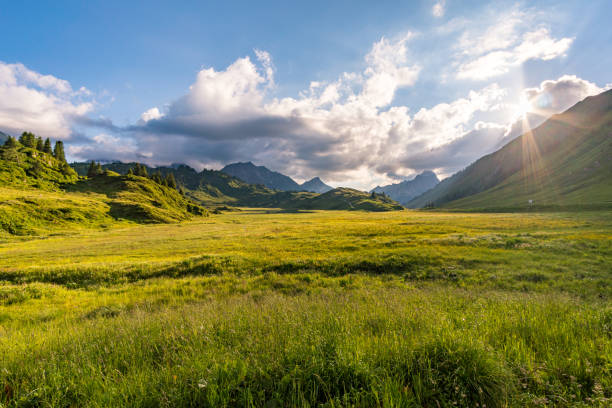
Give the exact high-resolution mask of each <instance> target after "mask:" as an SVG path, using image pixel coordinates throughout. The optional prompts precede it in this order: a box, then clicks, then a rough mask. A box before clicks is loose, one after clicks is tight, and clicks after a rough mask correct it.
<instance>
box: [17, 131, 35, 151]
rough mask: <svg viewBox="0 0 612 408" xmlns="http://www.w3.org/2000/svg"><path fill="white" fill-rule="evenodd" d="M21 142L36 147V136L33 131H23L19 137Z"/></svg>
mask: <svg viewBox="0 0 612 408" xmlns="http://www.w3.org/2000/svg"><path fill="white" fill-rule="evenodd" d="M19 143H21V144H22V145H24V146H26V147H31V148H33V149H35V148H36V136H34V133H32V132H23V133H22V134H21V136H20V137H19Z"/></svg>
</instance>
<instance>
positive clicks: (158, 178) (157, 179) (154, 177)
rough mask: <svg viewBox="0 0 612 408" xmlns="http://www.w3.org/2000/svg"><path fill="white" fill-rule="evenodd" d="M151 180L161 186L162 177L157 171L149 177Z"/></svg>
mask: <svg viewBox="0 0 612 408" xmlns="http://www.w3.org/2000/svg"><path fill="white" fill-rule="evenodd" d="M151 180H153V181H154V182H156V183H157V184H163V182H162V181H163V180H162V175H161V173H160V172H159V170H157V171H156V172H155V173H153V175H152V176H151Z"/></svg>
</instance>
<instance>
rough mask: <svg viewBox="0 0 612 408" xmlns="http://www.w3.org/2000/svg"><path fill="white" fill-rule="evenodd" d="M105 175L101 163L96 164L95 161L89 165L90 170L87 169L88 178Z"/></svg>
mask: <svg viewBox="0 0 612 408" xmlns="http://www.w3.org/2000/svg"><path fill="white" fill-rule="evenodd" d="M102 173H103V170H102V166H101V165H100V163H97V164H96V162H94V161H93V160H92V161H91V163H90V164H89V169H87V178H92V177H96V176H97V175H100V174H102Z"/></svg>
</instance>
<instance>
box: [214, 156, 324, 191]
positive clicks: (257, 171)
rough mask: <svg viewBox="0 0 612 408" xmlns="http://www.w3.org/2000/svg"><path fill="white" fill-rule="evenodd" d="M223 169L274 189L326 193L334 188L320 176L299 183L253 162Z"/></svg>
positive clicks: (250, 181)
mask: <svg viewBox="0 0 612 408" xmlns="http://www.w3.org/2000/svg"><path fill="white" fill-rule="evenodd" d="M221 171H222V172H223V173H227V174H229V175H230V176H233V177H236V178H238V179H240V180H242V181H245V182H247V183H249V184H261V185H264V186H266V187H268V188H271V189H273V190H280V191H310V192H312V193H326V192H328V191H330V190H333V187H330V186H328V185H327V184H325V183H324V182H323V181H322V180H321V179H320V178H319V177H315V178H313V179H311V180H308V181H306V182H304V183H302V184H298V183H296V182H295V181H294V180H293V179H292V178H291V177H289V176H286V175H284V174H281V173H278V172H276V171H272V170H269V169H268V168H266V167H264V166H256V165H254V164H253V163H252V162H246V163H232V164H228V165H227V166H225V167H223V168H222V169H221Z"/></svg>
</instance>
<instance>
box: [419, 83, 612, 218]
mask: <svg viewBox="0 0 612 408" xmlns="http://www.w3.org/2000/svg"><path fill="white" fill-rule="evenodd" d="M610 157H612V90H609V91H606V92H603V93H601V94H599V95H597V96H591V97H588V98H586V99H585V100H583V101H581V102H578V103H577V104H576V105H574V106H573V107H571V108H570V109H568V110H567V111H565V112H563V113H561V114H558V115H554V116H552V117H551V118H549V119H548V120H546V121H545V122H544V123H543V124H541V125H540V126H538V127H537V128H535V129H534V130H533V131H531V132H526V133H524V134H523V135H521V136H519V137H517V138H516V139H514V140H512V141H511V142H509V143H508V144H506V145H505V146H504V147H502V148H501V149H499V150H498V151H496V152H494V153H492V154H489V155H486V156H484V157H482V158H481V159H479V160H477V161H476V162H474V163H473V164H471V165H470V166H468V167H467V168H465V169H464V170H462V171H460V172H458V173H456V174H455V175H453V176H452V177H450V178H448V179H446V180H444V181H442V182H441V183H440V184H438V185H437V186H436V187H435V188H433V189H432V190H429V191H428V192H426V193H424V194H423V195H421V196H419V197H417V198H415V199H413V200H412V201H410V202H409V203H408V206H409V207H412V208H421V207H425V206H435V207H440V206H441V207H447V208H457V209H521V208H543V209H544V208H553V209H555V208H556V209H563V208H567V209H570V208H602V207H605V208H610V207H612V183H611V182H610V180H611V177H612V161H611V160H610Z"/></svg>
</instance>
